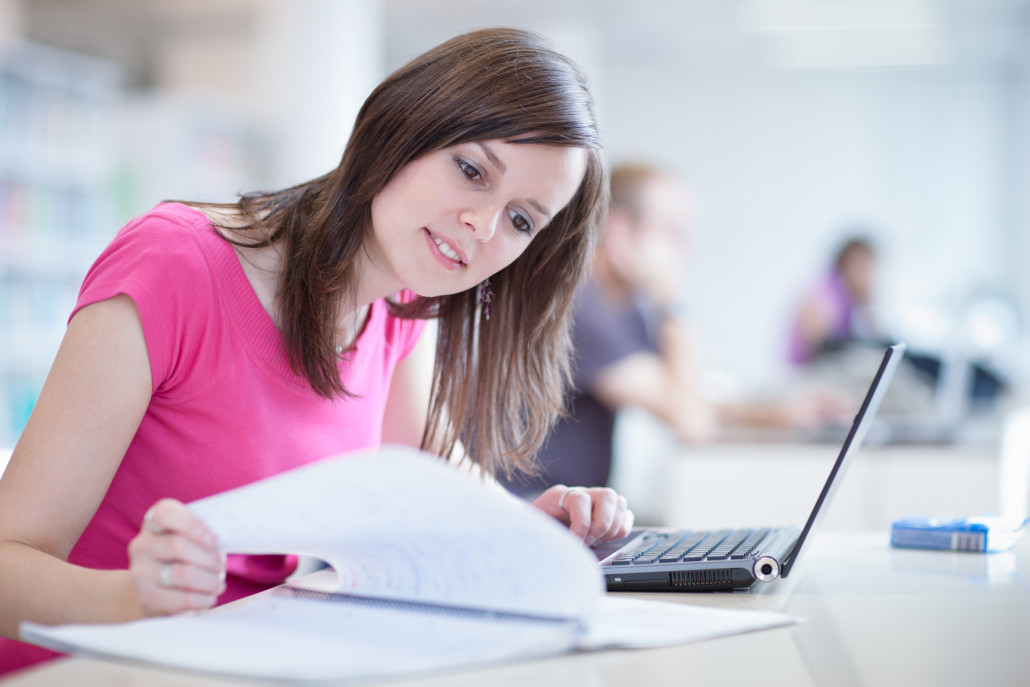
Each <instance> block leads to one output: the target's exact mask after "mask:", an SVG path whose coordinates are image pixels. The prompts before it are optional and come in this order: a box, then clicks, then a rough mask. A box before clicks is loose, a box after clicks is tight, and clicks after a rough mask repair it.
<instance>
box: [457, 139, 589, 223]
mask: <svg viewBox="0 0 1030 687" xmlns="http://www.w3.org/2000/svg"><path fill="white" fill-rule="evenodd" d="M473 145H475V146H477V147H485V148H487V149H488V150H491V151H492V152H493V153H495V154H496V155H497V157H498V158H499V159H500V161H501V163H502V164H503V165H504V166H505V170H504V176H505V177H507V179H508V180H509V181H510V182H511V183H512V184H514V185H517V186H518V187H519V189H516V190H522V191H523V192H525V193H531V194H532V195H533V197H534V199H535V200H538V201H539V202H540V203H542V204H544V205H545V206H546V207H547V208H548V209H549V210H550V211H551V212H553V213H557V212H558V211H559V210H560V209H561V208H563V207H564V206H565V205H567V204H568V202H569V201H570V200H571V199H572V196H573V195H575V193H576V189H578V188H579V185H580V182H581V181H582V180H583V176H584V174H585V173H586V168H587V158H588V155H587V151H586V150H585V149H583V148H574V147H571V146H557V145H545V144H540V143H518V142H513V141H502V140H491V141H481V142H477V143H475V144H473Z"/></svg>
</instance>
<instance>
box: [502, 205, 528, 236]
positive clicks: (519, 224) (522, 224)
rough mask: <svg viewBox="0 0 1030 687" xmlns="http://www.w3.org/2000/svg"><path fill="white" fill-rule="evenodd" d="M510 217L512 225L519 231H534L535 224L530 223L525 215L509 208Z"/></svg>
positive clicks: (526, 232)
mask: <svg viewBox="0 0 1030 687" xmlns="http://www.w3.org/2000/svg"><path fill="white" fill-rule="evenodd" d="M508 217H510V218H511V225H512V226H513V227H515V229H516V230H517V231H521V232H523V233H525V234H532V233H533V225H532V224H530V222H529V220H528V219H526V218H525V217H523V216H522V215H521V214H520V213H519V212H518V211H516V210H508Z"/></svg>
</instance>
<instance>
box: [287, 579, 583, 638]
mask: <svg viewBox="0 0 1030 687" xmlns="http://www.w3.org/2000/svg"><path fill="white" fill-rule="evenodd" d="M272 594H273V595H275V596H283V597H288V598H293V599H308V600H311V601H330V602H333V603H351V604H359V605H361V606H367V607H370V608H387V609H393V610H403V611H410V612H413V613H429V614H433V615H438V614H444V615H452V616H460V617H465V618H469V619H476V620H491V621H493V620H502V621H510V622H524V623H526V622H531V623H549V624H556V625H561V624H569V623H571V624H575V625H577V626H579V627H580V628H582V623H581V622H580V621H579V620H577V619H576V618H567V617H563V616H553V615H537V614H533V613H518V612H515V611H497V610H489V609H485V608H469V607H467V606H454V605H451V604H442V603H436V602H432V601H411V600H407V599H390V598H384V597H378V596H365V595H362V594H348V593H345V592H321V591H316V590H314V589H303V588H301V587H293V586H290V585H283V586H281V587H277V588H276V589H275V590H274V591H273V592H272Z"/></svg>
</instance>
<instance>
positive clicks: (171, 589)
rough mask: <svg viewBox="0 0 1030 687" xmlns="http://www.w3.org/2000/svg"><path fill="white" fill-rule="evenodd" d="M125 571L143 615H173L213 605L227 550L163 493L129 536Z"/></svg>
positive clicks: (222, 582)
mask: <svg viewBox="0 0 1030 687" xmlns="http://www.w3.org/2000/svg"><path fill="white" fill-rule="evenodd" d="M129 573H130V575H131V577H132V581H133V584H134V585H135V587H136V593H137V595H138V596H139V602H140V606H141V608H142V611H143V615H144V616H147V617H150V616H160V615H173V614H175V613H182V612H185V611H196V610H202V609H205V608H210V607H212V606H214V605H215V602H216V601H217V599H218V595H219V594H221V593H222V592H223V591H225V556H224V555H223V554H222V553H221V552H220V551H219V550H218V542H217V540H216V539H215V536H214V535H213V534H211V531H210V530H208V528H207V527H206V526H205V525H204V524H203V523H202V522H200V520H198V519H197V518H196V517H195V516H194V515H193V514H192V513H190V512H189V510H187V508H186V506H185V505H183V504H182V503H181V502H180V501H176V500H175V499H162V500H160V501H158V502H157V503H155V504H154V505H153V506H151V508H150V510H148V511H147V514H146V516H145V517H144V519H143V524H142V525H141V527H140V532H139V534H138V535H136V537H135V538H134V539H133V540H132V541H131V542H129Z"/></svg>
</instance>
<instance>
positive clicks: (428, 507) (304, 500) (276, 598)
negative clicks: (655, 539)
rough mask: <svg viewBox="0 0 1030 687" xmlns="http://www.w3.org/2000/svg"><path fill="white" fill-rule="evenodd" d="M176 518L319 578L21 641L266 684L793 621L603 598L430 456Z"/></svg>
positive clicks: (543, 523) (580, 563)
mask: <svg viewBox="0 0 1030 687" xmlns="http://www.w3.org/2000/svg"><path fill="white" fill-rule="evenodd" d="M189 508H190V509H191V510H192V511H193V512H194V513H195V514H196V515H197V516H198V517H199V518H200V519H201V520H203V521H204V522H205V523H206V524H207V525H208V527H210V528H211V530H212V531H213V532H214V533H215V535H216V536H217V537H218V539H219V542H220V545H221V547H222V549H223V550H225V551H227V552H233V553H255V554H267V553H296V554H304V555H308V556H313V557H316V558H320V559H322V560H324V561H326V562H328V563H329V564H330V565H331V566H332V569H331V570H330V569H325V570H323V571H320V572H317V573H314V574H311V575H308V576H306V577H303V578H299V579H298V580H295V581H292V582H290V583H288V584H286V585H283V586H280V587H277V588H276V589H274V590H271V591H270V592H265V593H262V594H258V595H255V596H252V597H249V598H247V599H243V600H241V601H238V602H235V603H233V604H229V605H227V606H225V607H220V608H216V609H212V610H211V611H208V612H205V613H201V614H195V615H186V616H176V617H169V618H156V619H148V620H141V621H135V622H131V623H121V624H111V625H65V626H58V627H44V626H40V625H35V624H32V623H23V624H22V627H21V633H22V637H23V638H24V639H25V640H26V641H30V642H34V643H37V644H41V645H44V646H48V647H50V648H53V649H56V650H59V651H66V652H72V653H80V654H87V655H93V656H101V657H108V658H120V659H128V660H133V661H142V662H146V663H152V664H159V665H163V666H167V667H173V668H181V669H187V670H197V671H204V672H211V673H217V674H223V675H235V676H243V677H253V678H262V679H280V680H291V681H301V680H347V679H354V680H361V679H369V678H373V677H386V676H398V675H405V674H415V673H427V672H438V671H444V670H453V669H455V668H458V667H463V666H470V665H482V664H487V663H496V662H503V661H511V660H515V659H521V658H528V657H534V656H544V655H550V654H556V653H563V652H567V651H570V650H574V649H596V648H605V647H616V646H618V647H643V646H661V645H667V644H672V643H679V642H685V641H694V640H697V639H704V638H707V637H713V636H720V635H725V634H733V633H737V632H745V631H750V630H756V629H763V628H767V627H775V626H780V625H786V624H790V623H791V622H794V620H793V619H792V618H790V617H788V616H784V615H780V614H775V613H758V612H745V611H727V610H719V609H711V608H698V607H691V606H686V605H680V604H674V603H659V602H645V601H640V600H634V599H631V598H623V599H613V598H610V597H605V595H604V594H603V582H602V576H601V571H600V568H599V566H598V564H597V561H596V559H595V557H594V556H593V555H591V553H590V551H589V550H588V549H587V548H586V547H585V546H584V545H583V544H582V542H580V541H579V540H577V539H576V538H575V537H574V536H573V535H571V534H570V533H569V532H568V531H567V529H566V528H564V527H563V526H561V525H560V524H559V523H557V522H555V521H554V520H552V519H551V518H550V517H548V516H546V515H545V514H543V513H541V512H540V511H538V510H537V509H535V508H533V507H531V506H529V505H527V504H525V503H522V502H521V501H518V500H516V499H514V498H512V497H509V496H507V495H506V494H504V493H501V492H499V491H498V490H496V489H492V488H489V487H487V486H485V485H483V484H481V483H480V482H479V481H478V480H475V479H473V478H470V477H469V476H468V475H466V474H463V473H460V472H459V471H457V470H455V469H454V468H453V467H451V466H450V465H448V464H446V463H445V462H443V461H441V460H440V459H438V458H435V457H431V456H428V455H426V454H423V453H420V452H418V451H415V450H413V449H409V448H402V447H395V446H387V447H383V448H381V449H379V450H376V451H370V452H366V453H361V454H353V455H348V456H340V457H338V458H332V459H328V460H324V461H321V462H318V463H315V464H312V465H309V466H306V467H304V468H300V469H297V470H293V471H291V472H288V473H284V474H282V475H278V476H276V477H273V478H269V479H266V480H263V481H260V482H256V483H254V484H251V485H248V486H245V487H241V488H239V489H235V490H232V491H229V492H225V493H223V494H218V495H216V496H212V497H210V498H207V499H202V500H200V501H196V502H194V503H192V504H190V505H189Z"/></svg>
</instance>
